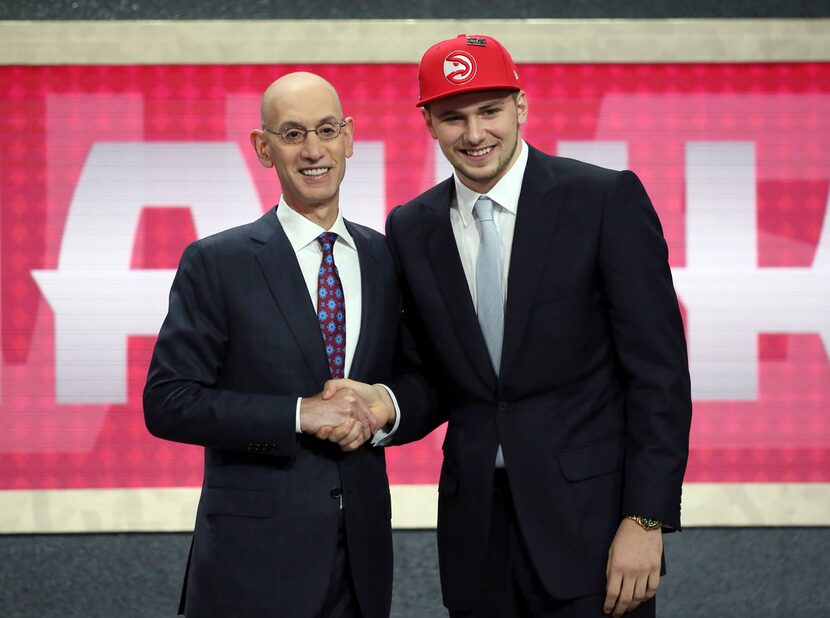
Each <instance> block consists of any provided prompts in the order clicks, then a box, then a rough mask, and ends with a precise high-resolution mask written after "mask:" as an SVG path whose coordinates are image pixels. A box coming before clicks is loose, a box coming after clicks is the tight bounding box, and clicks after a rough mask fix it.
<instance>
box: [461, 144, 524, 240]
mask: <svg viewBox="0 0 830 618" xmlns="http://www.w3.org/2000/svg"><path fill="white" fill-rule="evenodd" d="M519 144H520V146H521V150H520V151H519V158H518V159H516V162H515V163H514V164H513V166H512V167H511V168H510V169H509V170H507V173H506V174H505V175H504V176H502V178H501V179H500V180H499V181H498V182H497V183H496V184H495V186H493V188H492V189H490V190H489V191H488V192H487V194H486V195H487V197H489V198H490V199H491V200H493V201H494V202H495V203H496V204H498V205H499V206H501V207H502V208H504V209H505V210H507V211H508V212H510V213H512V214H513V215H516V213H517V211H518V208H519V194H520V193H521V192H522V180H523V179H524V175H525V168H526V167H527V152H528V146H527V143H526V142H525V141H524V140H523V139H520V140H519ZM453 179H454V181H455V201H456V207H457V208H458V213H459V214H460V215H461V222H462V223H463V224H464V227H467V226H468V225H469V224H471V223H472V222H473V206H475V204H476V200H477V199H478V198H479V196H480V195H481V193H476V192H475V191H473V190H472V189H470V188H468V187H467V186H466V185H465V184H464V183H463V182H461V180H459V178H458V173H457V172H453Z"/></svg>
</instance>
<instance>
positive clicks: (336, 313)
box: [317, 232, 346, 379]
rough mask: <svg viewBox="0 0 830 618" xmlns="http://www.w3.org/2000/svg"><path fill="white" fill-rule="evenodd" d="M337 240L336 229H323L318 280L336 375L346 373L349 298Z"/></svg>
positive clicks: (322, 325) (319, 310)
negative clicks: (342, 281)
mask: <svg viewBox="0 0 830 618" xmlns="http://www.w3.org/2000/svg"><path fill="white" fill-rule="evenodd" d="M336 240H337V234H335V233H334V232H323V233H322V234H320V235H319V236H318V237H317V242H319V243H320V248H321V249H322V250H323V259H322V261H321V262H320V272H319V277H318V280H317V319H318V320H319V321H320V331H321V332H322V333H323V343H325V345H326V356H327V357H328V359H329V372H330V373H331V377H332V378H335V379H337V378H342V377H343V369H344V366H345V362H346V300H345V298H344V297H343V286H342V285H340V275H339V274H338V272H337V266H336V265H335V264H334V254H333V253H332V251H333V250H334V243H335V241H336Z"/></svg>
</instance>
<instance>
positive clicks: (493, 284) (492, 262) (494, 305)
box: [475, 195, 504, 468]
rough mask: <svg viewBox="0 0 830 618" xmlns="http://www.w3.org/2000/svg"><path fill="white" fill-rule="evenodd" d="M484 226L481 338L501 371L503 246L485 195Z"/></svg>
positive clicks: (481, 206) (480, 205)
mask: <svg viewBox="0 0 830 618" xmlns="http://www.w3.org/2000/svg"><path fill="white" fill-rule="evenodd" d="M475 211H476V216H477V217H478V220H479V223H480V224H481V244H480V245H479V248H478V260H477V261H476V312H477V313H478V323H479V325H480V326H481V334H482V335H484V342H485V343H486V344H487V352H488V353H489V355H490V361H491V362H492V363H493V368H494V369H495V370H496V375H498V373H499V369H500V368H501V348H502V343H503V342H504V297H503V296H502V290H501V243H500V242H499V232H498V230H497V229H496V222H495V221H494V220H493V202H492V201H490V198H489V197H486V196H484V195H482V196H481V197H479V198H478V200H477V201H476V205H475ZM496 467H497V468H504V455H503V454H502V450H501V445H499V450H498V452H497V453H496Z"/></svg>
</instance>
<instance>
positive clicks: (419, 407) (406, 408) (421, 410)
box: [386, 206, 449, 444]
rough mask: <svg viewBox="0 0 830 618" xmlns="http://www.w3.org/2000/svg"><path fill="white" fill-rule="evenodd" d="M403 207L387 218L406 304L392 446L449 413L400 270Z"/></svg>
mask: <svg viewBox="0 0 830 618" xmlns="http://www.w3.org/2000/svg"><path fill="white" fill-rule="evenodd" d="M399 208H400V206H398V207H397V208H395V209H394V210H392V211H391V212H390V213H389V216H388V217H387V219H386V239H387V243H388V244H389V250H390V252H391V253H392V257H393V259H394V261H395V266H396V268H397V271H398V276H399V277H400V281H401V295H402V303H403V309H402V311H403V313H402V316H401V325H400V331H399V334H398V343H397V351H396V354H395V370H394V372H393V377H392V378H391V379H390V380H389V387H390V388H391V389H392V392H394V393H395V397H396V398H397V400H398V405H399V406H400V413H401V420H400V425H399V426H398V429H397V431H396V432H395V433H394V435H393V436H392V438H391V443H392V444H406V443H408V442H414V441H416V440H420V439H421V438H423V437H424V436H426V435H427V434H428V433H430V432H431V431H432V430H433V429H435V428H436V427H438V426H439V425H441V424H442V423H444V422H446V421H447V418H448V414H449V396H448V392H449V391H448V388H447V387H446V385H445V380H444V379H443V378H442V376H441V375H440V373H439V372H437V371H436V368H437V367H438V363H437V361H436V360H435V359H434V354H432V351H431V348H430V345H431V344H430V343H429V337H427V335H426V333H425V332H424V330H423V327H422V325H421V324H420V322H419V321H418V319H417V316H416V313H415V312H413V311H411V309H409V308H411V307H412V306H413V305H412V299H411V292H410V289H409V286H408V284H407V281H406V279H405V276H404V272H403V269H402V268H401V267H400V255H399V252H398V247H397V243H396V239H397V237H398V236H397V235H398V233H399V232H400V233H403V232H402V231H401V230H398V229H397V227H398V226H397V225H396V222H395V214H396V213H397V211H398V209H399Z"/></svg>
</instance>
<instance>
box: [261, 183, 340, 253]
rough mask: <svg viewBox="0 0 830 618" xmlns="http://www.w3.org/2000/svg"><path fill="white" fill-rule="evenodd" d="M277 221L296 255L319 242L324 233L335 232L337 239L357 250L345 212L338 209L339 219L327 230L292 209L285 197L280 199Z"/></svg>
mask: <svg viewBox="0 0 830 618" xmlns="http://www.w3.org/2000/svg"><path fill="white" fill-rule="evenodd" d="M277 219H278V220H279V222H280V225H282V229H283V231H284V232H285V235H286V236H287V237H288V242H289V243H291V248H292V249H294V253H297V252H298V251H300V250H301V249H304V248H305V247H307V246H308V245H310V244H311V243H316V242H317V237H318V236H319V235H320V234H322V233H323V232H326V231H328V232H334V233H335V234H337V238H338V239H341V240H343V242H344V243H345V244H346V246H348V247H351V248H352V249H356V247H355V244H354V240H353V239H352V235H351V234H349V230H348V229H347V228H346V223H345V221H344V220H343V212H342V211H341V210H340V209H339V208H338V209H337V219H335V220H334V225H332V226H331V229H330V230H325V229H323V228H322V227H320V226H319V225H317V224H316V223H314V222H313V221H311V220H309V219H306V218H305V217H304V216H303V215H301V214H300V213H298V212H297V211H296V210H294V209H293V208H291V206H289V205H288V204H287V203H286V201H285V197H284V196H283V197H280V203H279V206H278V207H277Z"/></svg>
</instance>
